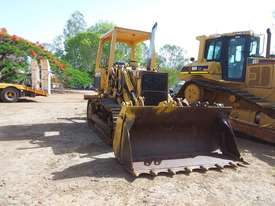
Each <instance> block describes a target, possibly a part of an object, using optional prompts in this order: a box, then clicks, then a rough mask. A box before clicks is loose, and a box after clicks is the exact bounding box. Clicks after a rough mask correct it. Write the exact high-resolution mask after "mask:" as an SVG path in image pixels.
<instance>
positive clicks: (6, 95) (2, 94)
mask: <svg viewBox="0 0 275 206" xmlns="http://www.w3.org/2000/svg"><path fill="white" fill-rule="evenodd" d="M47 95H48V92H47V91H45V90H42V89H34V88H32V87H28V86H25V85H22V84H10V83H1V82H0V100H1V101H3V102H17V100H18V98H20V97H35V96H47Z"/></svg>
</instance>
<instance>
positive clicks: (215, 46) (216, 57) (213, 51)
mask: <svg viewBox="0 0 275 206" xmlns="http://www.w3.org/2000/svg"><path fill="white" fill-rule="evenodd" d="M221 51H222V40H220V39H213V40H210V41H208V42H207V45H206V52H205V54H206V57H205V58H206V60H207V61H220V58H221Z"/></svg>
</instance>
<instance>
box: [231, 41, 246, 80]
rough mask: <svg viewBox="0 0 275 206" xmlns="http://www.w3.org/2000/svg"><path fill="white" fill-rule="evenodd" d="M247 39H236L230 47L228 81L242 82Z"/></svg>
mask: <svg viewBox="0 0 275 206" xmlns="http://www.w3.org/2000/svg"><path fill="white" fill-rule="evenodd" d="M245 44H246V38H245V37H234V38H231V39H230V40H229V45H228V70H227V72H228V74H227V75H228V79H231V80H241V79H243V75H244V69H245V68H244V63H245V56H244V55H245Z"/></svg>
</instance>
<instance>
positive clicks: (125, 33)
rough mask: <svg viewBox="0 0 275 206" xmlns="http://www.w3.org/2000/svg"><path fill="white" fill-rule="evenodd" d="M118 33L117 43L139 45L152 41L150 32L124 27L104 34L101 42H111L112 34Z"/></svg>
mask: <svg viewBox="0 0 275 206" xmlns="http://www.w3.org/2000/svg"><path fill="white" fill-rule="evenodd" d="M115 32H116V41H118V42H123V43H127V44H137V43H139V42H143V41H146V40H149V39H150V35H151V33H150V32H145V31H138V30H133V29H126V28H122V27H114V28H113V29H112V30H111V31H109V32H107V33H105V34H103V35H102V36H101V37H100V39H101V41H103V42H105V41H111V39H112V34H114V33H115Z"/></svg>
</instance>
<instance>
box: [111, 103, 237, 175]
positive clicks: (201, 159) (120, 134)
mask: <svg viewBox="0 0 275 206" xmlns="http://www.w3.org/2000/svg"><path fill="white" fill-rule="evenodd" d="M229 112H230V108H219V107H216V106H208V107H189V106H186V107H185V106H143V107H138V106H123V107H122V110H121V112H120V115H119V118H118V119H117V124H116V130H115V136H114V142H113V150H114V153H115V156H116V157H117V159H118V160H119V162H120V163H121V164H123V165H124V167H125V168H126V169H127V170H129V171H130V172H131V173H132V174H133V175H135V176H139V175H140V174H143V173H147V174H152V175H157V174H158V173H160V172H169V173H173V174H175V173H176V172H178V171H187V172H190V171H192V169H202V170H207V169H209V168H218V169H221V168H223V167H224V166H234V165H235V164H236V163H238V162H239V161H241V158H240V153H239V151H238V149H237V146H236V143H235V137H234V133H233V131H232V128H231V125H230V123H229V122H228V117H227V116H228V113H229Z"/></svg>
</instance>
